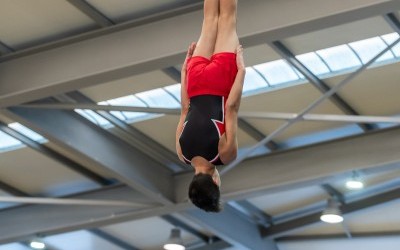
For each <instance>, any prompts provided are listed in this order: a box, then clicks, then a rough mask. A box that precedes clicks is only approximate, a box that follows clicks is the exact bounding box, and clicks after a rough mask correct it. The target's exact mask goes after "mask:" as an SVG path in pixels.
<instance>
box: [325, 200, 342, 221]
mask: <svg viewBox="0 0 400 250" xmlns="http://www.w3.org/2000/svg"><path fill="white" fill-rule="evenodd" d="M320 219H321V220H322V221H323V222H326V223H331V224H334V223H340V222H342V221H343V216H342V213H341V212H340V210H339V207H338V204H337V202H336V201H335V200H334V199H329V200H328V205H327V207H326V208H325V210H324V211H323V212H322V215H321V217H320Z"/></svg>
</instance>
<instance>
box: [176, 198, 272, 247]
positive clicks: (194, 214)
mask: <svg viewBox="0 0 400 250" xmlns="http://www.w3.org/2000/svg"><path fill="white" fill-rule="evenodd" d="M181 214H182V215H183V216H185V217H187V218H189V219H190V220H193V221H195V222H196V223H197V224H199V225H201V226H203V227H205V228H206V229H207V230H209V231H211V232H212V233H213V234H214V235H217V236H218V237H220V238H221V239H223V240H224V241H226V242H228V243H230V244H232V245H234V246H237V247H240V248H241V249H270V250H278V248H277V246H276V244H275V243H274V242H273V241H272V240H270V241H264V240H263V239H262V238H261V237H260V231H259V228H258V226H257V224H255V223H251V222H249V221H248V220H247V219H245V218H244V217H243V215H241V214H239V213H238V212H237V211H236V210H235V209H234V208H232V207H231V206H229V205H227V206H225V207H224V210H223V211H222V212H220V213H218V214H215V213H206V212H204V211H201V210H198V209H196V210H188V211H186V212H182V213H181Z"/></svg>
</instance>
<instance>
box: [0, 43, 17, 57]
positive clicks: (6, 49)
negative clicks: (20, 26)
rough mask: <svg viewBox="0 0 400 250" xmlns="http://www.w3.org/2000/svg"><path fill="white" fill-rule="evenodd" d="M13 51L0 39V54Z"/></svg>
mask: <svg viewBox="0 0 400 250" xmlns="http://www.w3.org/2000/svg"><path fill="white" fill-rule="evenodd" d="M12 52H14V50H13V49H12V48H10V47H8V46H7V45H6V44H5V43H3V42H1V41H0V54H1V55H6V54H9V53H12Z"/></svg>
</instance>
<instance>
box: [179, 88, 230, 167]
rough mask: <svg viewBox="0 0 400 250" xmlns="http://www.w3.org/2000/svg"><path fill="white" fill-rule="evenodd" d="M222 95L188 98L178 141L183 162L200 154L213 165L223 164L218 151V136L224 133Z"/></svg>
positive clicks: (188, 161) (189, 160) (187, 161)
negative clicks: (187, 107)
mask: <svg viewBox="0 0 400 250" xmlns="http://www.w3.org/2000/svg"><path fill="white" fill-rule="evenodd" d="M224 119H225V117H224V97H222V96H214V95H200V96H195V97H192V98H191V99H190V108H189V111H188V114H187V116H186V120H185V123H184V126H183V130H182V133H181V136H180V138H179V143H180V145H181V150H182V154H183V157H184V159H185V162H186V163H188V164H190V162H191V160H192V159H193V157H196V156H201V157H203V158H205V159H206V160H208V161H209V162H210V163H212V164H214V165H223V163H222V161H221V159H220V158H219V153H218V144H219V139H220V137H221V136H222V135H223V134H224V133H225V120H224Z"/></svg>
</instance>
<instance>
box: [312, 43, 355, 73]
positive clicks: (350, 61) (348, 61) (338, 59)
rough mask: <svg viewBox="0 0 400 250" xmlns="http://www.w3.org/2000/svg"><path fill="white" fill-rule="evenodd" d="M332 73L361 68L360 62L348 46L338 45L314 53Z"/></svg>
mask: <svg viewBox="0 0 400 250" xmlns="http://www.w3.org/2000/svg"><path fill="white" fill-rule="evenodd" d="M316 53H317V54H318V55H319V56H321V57H322V59H323V60H324V61H325V62H326V63H327V64H328V66H329V68H330V69H331V70H333V71H339V70H344V69H348V68H352V67H357V66H361V62H360V60H359V59H358V58H357V56H356V55H355V54H354V52H353V51H352V50H351V49H350V48H349V46H348V45H339V46H335V47H332V48H328V49H322V50H318V51H317V52H316Z"/></svg>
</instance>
